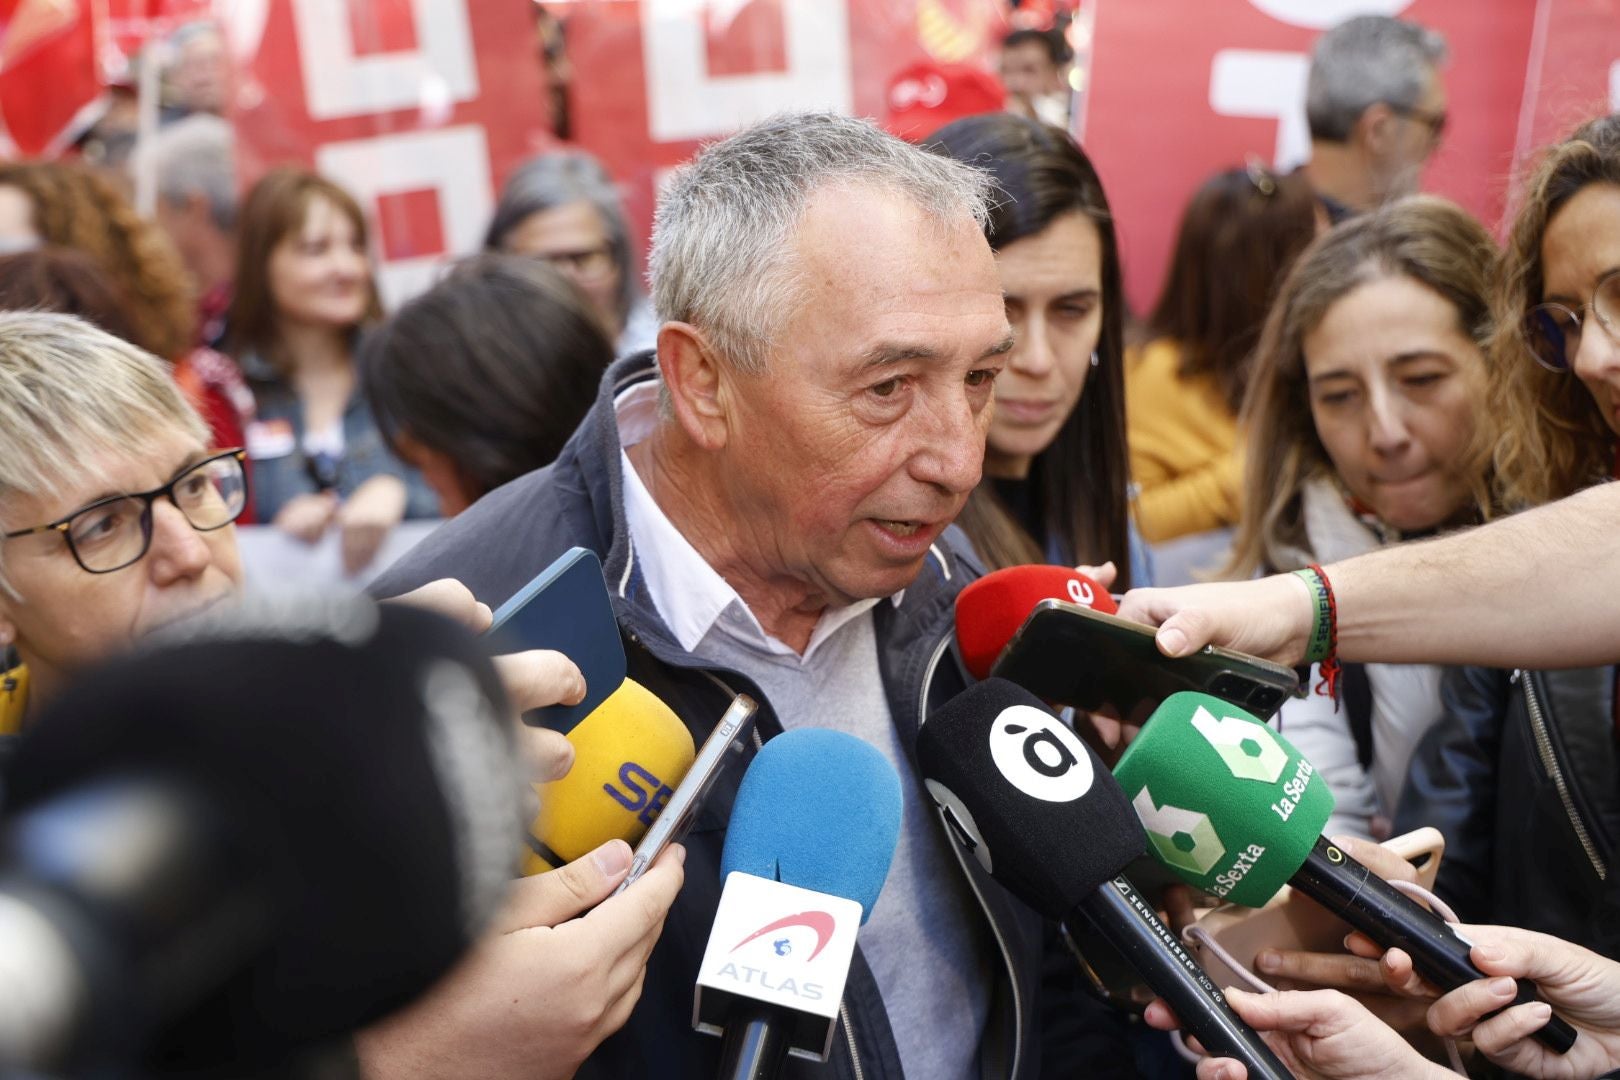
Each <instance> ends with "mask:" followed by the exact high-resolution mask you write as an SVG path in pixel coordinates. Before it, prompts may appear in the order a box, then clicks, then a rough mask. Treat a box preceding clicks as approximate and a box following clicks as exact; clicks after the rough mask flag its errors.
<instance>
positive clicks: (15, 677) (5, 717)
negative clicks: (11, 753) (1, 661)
mask: <svg viewBox="0 0 1620 1080" xmlns="http://www.w3.org/2000/svg"><path fill="white" fill-rule="evenodd" d="M27 711H28V669H27V668H25V667H22V666H18V667H14V668H12V669H11V670H10V671H5V672H0V735H15V734H17V732H19V731H21V730H22V722H23V714H24V713H26V712H27Z"/></svg>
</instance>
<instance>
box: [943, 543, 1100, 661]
mask: <svg viewBox="0 0 1620 1080" xmlns="http://www.w3.org/2000/svg"><path fill="white" fill-rule="evenodd" d="M1042 600H1062V601H1064V602H1066V603H1070V604H1079V605H1081V606H1082V607H1088V608H1091V609H1092V610H1093V611H1100V612H1102V613H1103V614H1104V615H1112V614H1114V613H1115V612H1117V611H1118V610H1119V606H1118V605H1117V604H1115V603H1114V598H1113V597H1112V596H1110V595H1109V594H1108V590H1107V589H1105V588H1103V587H1102V586H1101V585H1099V584H1097V582H1096V581H1095V580H1094V579H1093V578H1089V577H1087V576H1086V575H1085V574H1082V573H1080V571H1078V570H1075V569H1072V568H1070V567H1067V566H1009V567H1007V568H1006V569H1005V570H997V571H996V572H995V573H993V574H986V575H985V576H984V577H982V578H980V579H979V580H978V581H975V582H974V583H973V584H971V585H969V586H968V587H967V588H965V589H963V590H962V591H961V593H960V594H959V595H958V596H957V597H956V644H957V648H959V649H960V650H961V652H962V662H963V663H964V664H966V665H967V669H968V671H970V672H972V674H973V677H974V678H975V679H984V678H988V677H989V675H990V668H991V667H992V666H993V665H994V664H995V662H996V657H998V656H1000V655H1001V650H1002V649H1004V648H1006V647H1007V642H1009V641H1011V640H1012V636H1013V635H1014V634H1016V633H1017V632H1018V628H1019V627H1020V626H1023V625H1024V620H1025V619H1027V618H1029V613H1030V612H1031V611H1033V610H1035V605H1036V604H1038V603H1040V602H1041V601H1042Z"/></svg>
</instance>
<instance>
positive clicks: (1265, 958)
mask: <svg viewBox="0 0 1620 1080" xmlns="http://www.w3.org/2000/svg"><path fill="white" fill-rule="evenodd" d="M1254 963H1255V966H1256V967H1258V968H1259V969H1260V970H1261V971H1276V970H1277V969H1278V968H1280V967H1282V954H1280V953H1279V952H1277V950H1276V949H1261V950H1260V951H1259V952H1258V953H1256V954H1255V957H1254Z"/></svg>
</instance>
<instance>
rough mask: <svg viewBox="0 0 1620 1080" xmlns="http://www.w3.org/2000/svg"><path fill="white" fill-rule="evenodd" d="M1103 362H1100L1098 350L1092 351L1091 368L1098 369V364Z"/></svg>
mask: <svg viewBox="0 0 1620 1080" xmlns="http://www.w3.org/2000/svg"><path fill="white" fill-rule="evenodd" d="M1101 362H1102V361H1100V360H1098V359H1097V350H1096V349H1092V350H1091V366H1092V367H1096V366H1097V365H1098V364H1100V363H1101Z"/></svg>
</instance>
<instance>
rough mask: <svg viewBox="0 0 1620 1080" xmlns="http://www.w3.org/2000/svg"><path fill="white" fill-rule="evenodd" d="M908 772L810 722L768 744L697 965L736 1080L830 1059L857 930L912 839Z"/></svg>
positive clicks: (703, 1021)
mask: <svg viewBox="0 0 1620 1080" xmlns="http://www.w3.org/2000/svg"><path fill="white" fill-rule="evenodd" d="M900 816H901V792H900V778H899V776H897V775H896V773H895V771H894V767H893V766H892V765H890V764H889V761H888V759H887V758H885V757H884V756H883V754H882V753H881V752H880V751H878V750H877V749H876V748H875V747H873V746H870V745H868V744H867V743H865V742H862V741H861V740H860V739H858V738H856V737H855V736H853V735H849V734H846V733H844V732H840V731H831V730H825V729H819V728H798V729H795V730H792V731H787V732H784V733H782V734H780V735H777V736H776V737H775V738H773V739H771V740H770V741H769V742H767V743H766V744H765V745H764V746H763V747H762V748H761V749H760V751H759V753H758V754H756V755H755V757H754V760H753V761H752V762H751V763H750V764H749V766H748V771H747V772H746V773H744V774H743V778H742V783H741V785H740V786H739V787H738V790H737V798H736V801H735V803H734V804H733V806H732V812H731V823H730V824H729V825H728V826H727V831H726V841H725V848H724V850H723V852H722V854H721V860H720V873H721V877H722V878H723V880H724V883H725V884H724V889H723V891H722V892H721V895H720V906H719V908H718V909H717V910H716V912H715V917H714V927H713V929H712V930H711V931H710V934H709V943H708V948H707V949H706V950H705V951H704V954H703V961H702V965H701V966H700V967H699V969H698V979H697V988H696V1000H695V1001H694V1003H693V1026H694V1027H695V1028H696V1029H697V1030H699V1031H701V1032H705V1033H707V1034H711V1035H720V1036H722V1037H723V1038H724V1039H725V1043H724V1045H723V1047H722V1050H721V1058H720V1062H721V1063H720V1071H719V1073H718V1074H717V1075H719V1076H721V1077H724V1078H726V1080H744V1078H748V1080H766V1078H769V1077H774V1076H777V1075H778V1074H779V1073H780V1071H781V1068H782V1066H783V1063H784V1061H785V1060H786V1058H787V1057H788V1056H789V1055H792V1056H794V1057H798V1058H805V1059H808V1060H811V1061H826V1060H827V1057H828V1055H829V1054H830V1053H831V1051H832V1040H833V1034H834V1032H835V1030H836V1029H837V1026H838V1012H839V1004H840V1002H841V1001H842V999H843V996H844V982H845V980H846V979H847V978H848V976H849V967H850V963H851V961H852V960H853V959H854V955H855V935H856V931H857V930H858V929H859V927H860V926H861V925H862V924H864V923H865V922H866V920H867V918H868V917H870V916H871V914H872V906H873V904H875V903H876V901H877V898H878V893H879V892H880V891H881V890H882V888H883V881H884V879H885V878H886V877H887V876H888V873H889V864H890V862H891V861H892V860H893V859H894V849H895V846H896V845H897V844H898V843H899V839H900Z"/></svg>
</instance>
